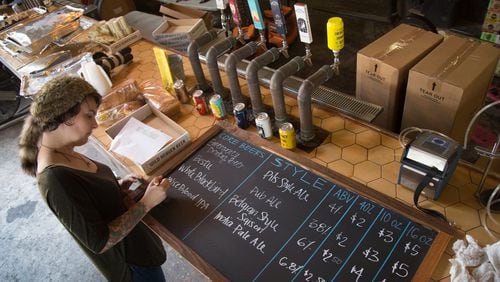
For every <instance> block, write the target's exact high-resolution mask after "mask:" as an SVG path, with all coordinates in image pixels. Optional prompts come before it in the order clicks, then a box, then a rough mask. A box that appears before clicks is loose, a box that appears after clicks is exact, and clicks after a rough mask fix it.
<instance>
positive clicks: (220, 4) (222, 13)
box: [215, 0, 230, 37]
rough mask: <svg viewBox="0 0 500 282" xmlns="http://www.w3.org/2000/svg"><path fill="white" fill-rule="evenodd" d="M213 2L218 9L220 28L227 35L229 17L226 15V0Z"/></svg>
mask: <svg viewBox="0 0 500 282" xmlns="http://www.w3.org/2000/svg"><path fill="white" fill-rule="evenodd" d="M215 4H216V6H217V9H219V11H220V21H221V25H222V29H223V30H224V33H225V35H226V37H227V36H229V29H230V27H229V19H228V17H227V15H226V8H227V0H216V1H215Z"/></svg>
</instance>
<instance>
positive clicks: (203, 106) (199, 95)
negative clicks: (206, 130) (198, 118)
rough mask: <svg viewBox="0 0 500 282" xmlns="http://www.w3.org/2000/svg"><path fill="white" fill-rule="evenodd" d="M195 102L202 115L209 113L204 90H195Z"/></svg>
mask: <svg viewBox="0 0 500 282" xmlns="http://www.w3.org/2000/svg"><path fill="white" fill-rule="evenodd" d="M193 102H194V107H195V108H196V110H197V111H198V113H199V114H200V115H202V116H203V115H206V114H208V106H207V103H205V99H204V98H203V91H201V90H196V91H194V92H193Z"/></svg>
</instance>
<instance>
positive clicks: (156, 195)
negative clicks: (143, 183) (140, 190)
mask: <svg viewBox="0 0 500 282" xmlns="http://www.w3.org/2000/svg"><path fill="white" fill-rule="evenodd" d="M169 187H170V182H169V181H168V179H167V178H163V177H162V176H156V177H155V178H153V180H152V181H151V182H149V185H148V187H147V188H146V192H145V193H144V196H143V197H142V199H141V200H140V202H142V203H143V204H144V205H145V206H146V210H147V211H150V210H151V209H152V208H154V207H155V206H156V205H158V204H159V203H161V202H162V201H163V200H165V198H167V191H168V188H169Z"/></svg>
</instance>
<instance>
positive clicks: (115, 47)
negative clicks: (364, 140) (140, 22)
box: [100, 28, 142, 54]
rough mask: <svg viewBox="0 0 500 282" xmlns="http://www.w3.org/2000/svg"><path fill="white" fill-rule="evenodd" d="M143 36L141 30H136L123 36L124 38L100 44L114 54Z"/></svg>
mask: <svg viewBox="0 0 500 282" xmlns="http://www.w3.org/2000/svg"><path fill="white" fill-rule="evenodd" d="M132 29H133V28H132ZM141 38H142V36H141V32H140V31H139V30H135V31H134V32H132V33H131V34H129V35H127V36H125V37H123V38H122V39H120V40H118V41H116V42H115V43H113V44H111V45H106V44H100V45H101V46H102V47H103V48H104V49H105V51H106V52H107V53H108V54H114V53H116V52H118V51H120V50H121V49H123V48H125V47H128V46H130V45H132V43H134V42H136V41H139V40H140V39H141Z"/></svg>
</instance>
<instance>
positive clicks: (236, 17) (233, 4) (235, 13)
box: [229, 0, 245, 44]
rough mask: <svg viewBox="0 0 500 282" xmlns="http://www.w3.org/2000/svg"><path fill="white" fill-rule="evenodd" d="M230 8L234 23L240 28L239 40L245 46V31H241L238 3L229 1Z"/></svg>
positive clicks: (233, 0) (234, 0)
mask: <svg viewBox="0 0 500 282" xmlns="http://www.w3.org/2000/svg"><path fill="white" fill-rule="evenodd" d="M229 8H230V9H231V14H232V16H233V22H234V24H235V25H236V27H237V28H238V37H237V39H238V40H239V41H240V42H241V43H242V44H245V38H244V37H245V35H244V34H243V30H242V29H241V24H242V23H241V15H240V11H239V9H238V4H237V3H236V0H229Z"/></svg>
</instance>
